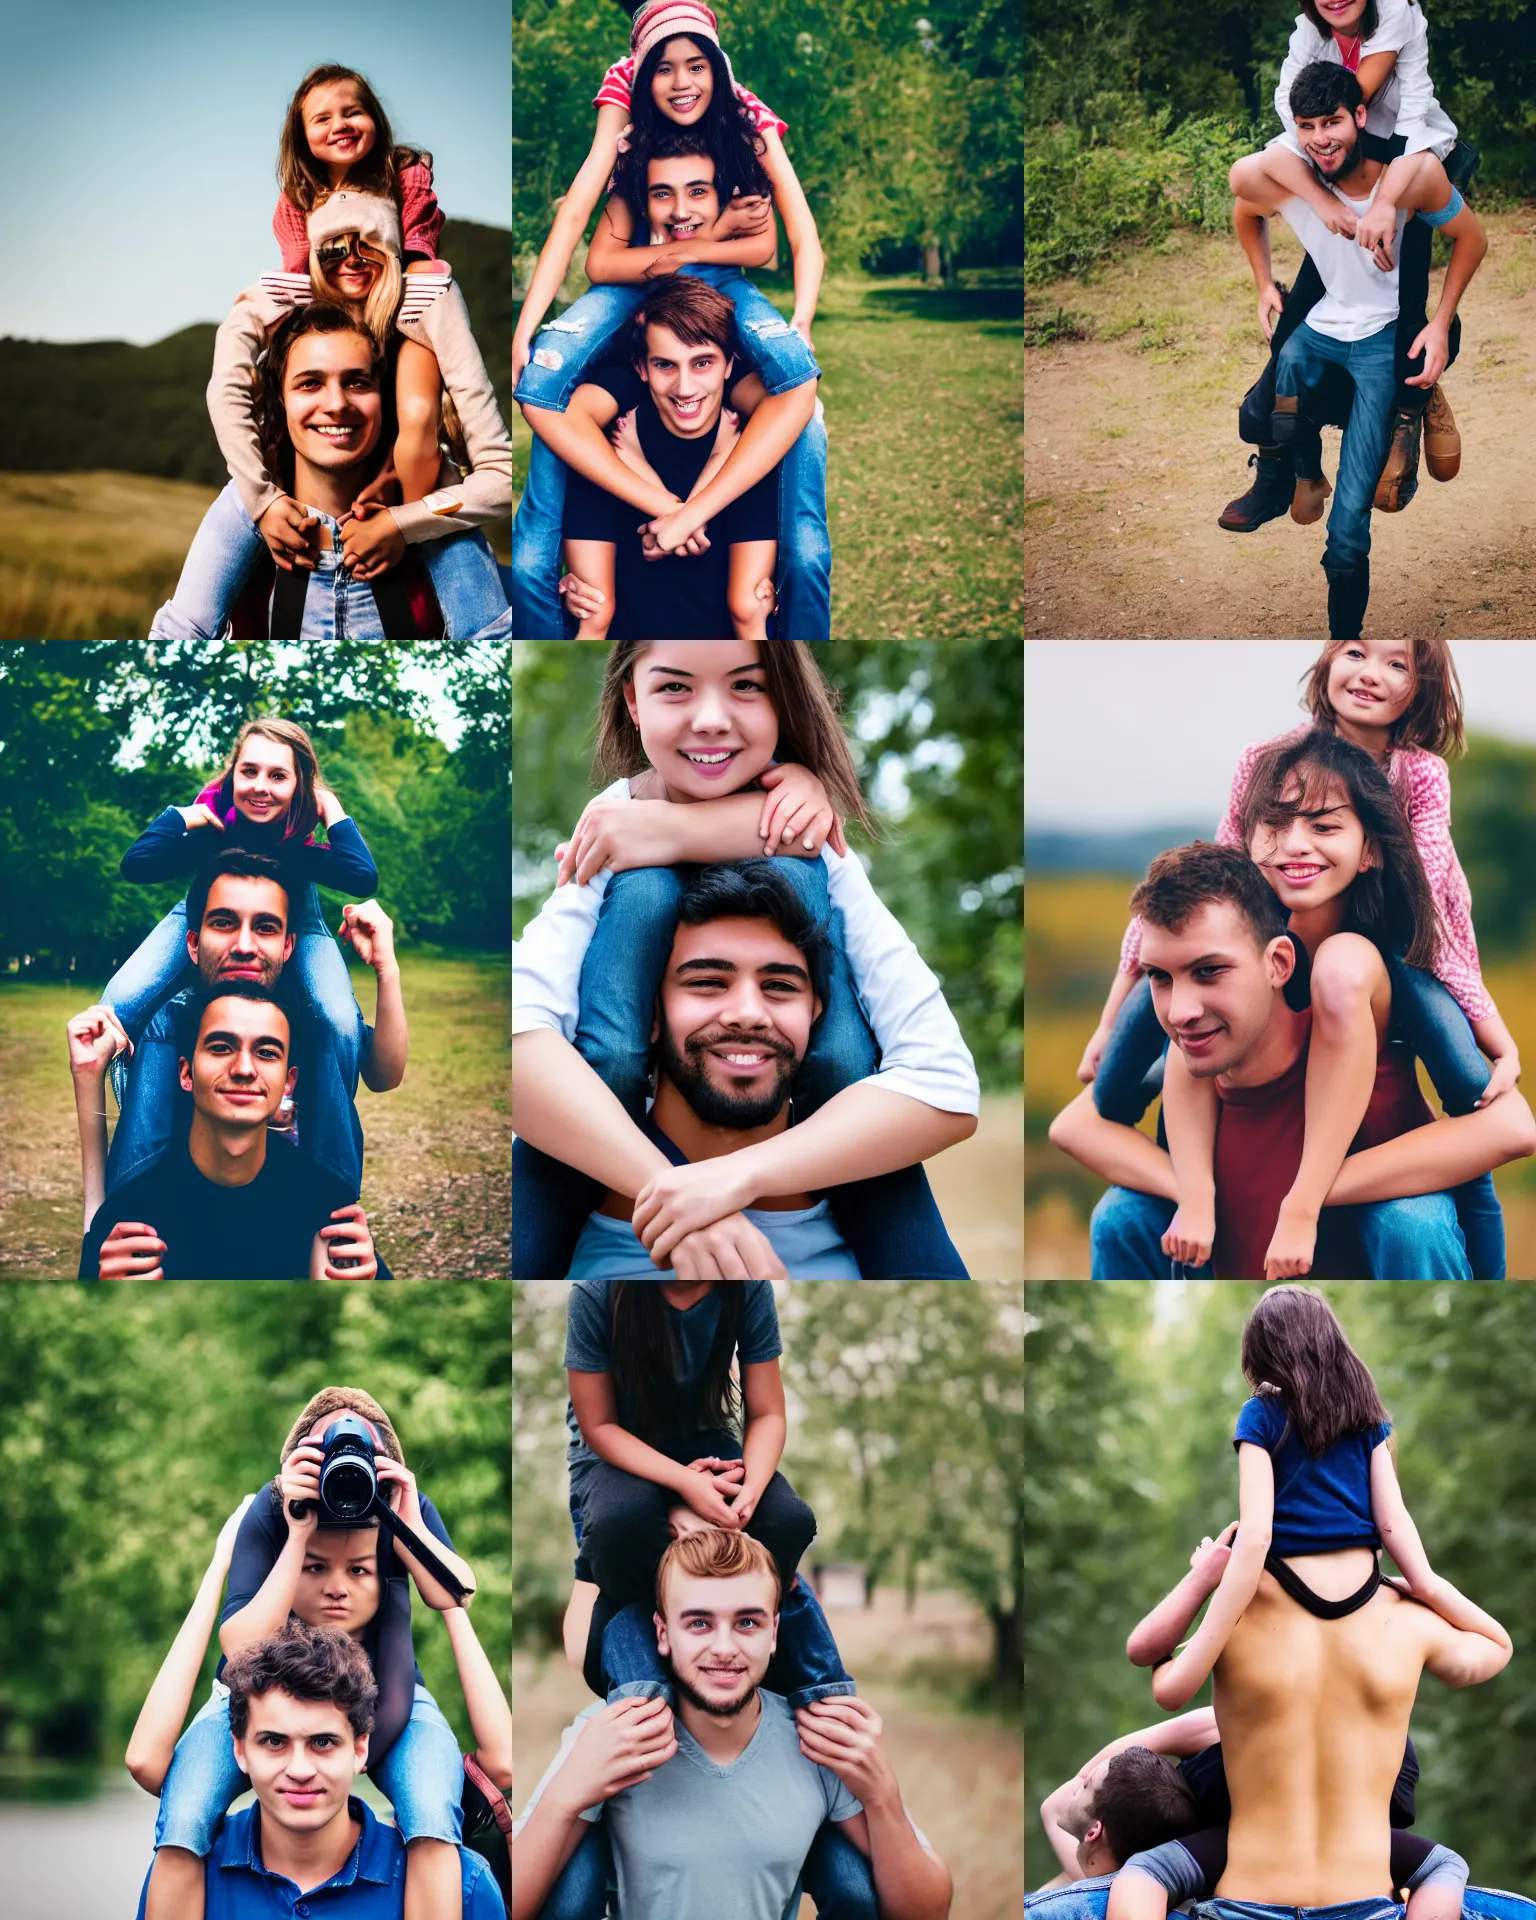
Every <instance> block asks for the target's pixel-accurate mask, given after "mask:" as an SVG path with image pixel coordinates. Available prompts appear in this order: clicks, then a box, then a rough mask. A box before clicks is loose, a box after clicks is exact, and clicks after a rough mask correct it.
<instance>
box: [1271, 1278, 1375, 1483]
mask: <svg viewBox="0 0 1536 1920" xmlns="http://www.w3.org/2000/svg"><path fill="white" fill-rule="evenodd" d="M1243 1373H1244V1376H1245V1377H1246V1379H1247V1381H1248V1384H1249V1386H1251V1387H1252V1388H1253V1390H1254V1392H1255V1393H1259V1394H1263V1393H1271V1394H1274V1395H1276V1396H1277V1397H1278V1399H1279V1401H1280V1404H1281V1405H1282V1406H1283V1407H1284V1408H1285V1411H1286V1414H1287V1415H1288V1416H1289V1419H1290V1422H1291V1426H1292V1427H1293V1428H1294V1430H1295V1433H1296V1437H1297V1438H1298V1439H1299V1440H1300V1441H1301V1444H1302V1445H1303V1446H1304V1447H1305V1448H1306V1450H1307V1452H1308V1453H1309V1454H1311V1456H1312V1457H1313V1459H1314V1460H1315V1459H1316V1458H1317V1456H1318V1455H1319V1454H1320V1453H1324V1452H1326V1451H1327V1449H1328V1448H1329V1447H1331V1446H1333V1445H1334V1443H1335V1442H1336V1441H1338V1440H1342V1439H1344V1438H1345V1436H1346V1435H1348V1434H1352V1433H1364V1432H1365V1431H1366V1430H1367V1429H1368V1428H1371V1427H1374V1426H1377V1425H1382V1424H1385V1422H1386V1420H1387V1418H1388V1415H1387V1410H1386V1408H1385V1407H1384V1406H1383V1405H1382V1404H1381V1395H1380V1394H1379V1393H1377V1391H1376V1382H1375V1381H1374V1380H1373V1379H1372V1378H1371V1370H1370V1368H1369V1367H1368V1366H1367V1365H1366V1364H1365V1362H1364V1361H1363V1360H1362V1359H1361V1358H1360V1356H1359V1354H1358V1353H1356V1352H1355V1350H1354V1348H1353V1347H1352V1346H1351V1345H1350V1344H1349V1341H1348V1339H1347V1338H1346V1336H1345V1333H1344V1329H1343V1328H1342V1327H1341V1326H1340V1325H1339V1322H1338V1317H1337V1316H1336V1315H1335V1313H1334V1311H1333V1308H1332V1307H1330V1306H1329V1304H1328V1302H1327V1301H1326V1300H1325V1299H1324V1298H1323V1296H1322V1295H1321V1294H1320V1293H1314V1292H1313V1291H1312V1289H1311V1288H1310V1287H1296V1286H1284V1287H1271V1288H1270V1289H1269V1291H1268V1292H1267V1293H1266V1294H1265V1295H1264V1296H1263V1298H1262V1299H1261V1300H1260V1301H1259V1304H1258V1305H1257V1306H1256V1307H1255V1308H1254V1310H1253V1312H1252V1313H1251V1314H1249V1316H1248V1323H1247V1325H1246V1326H1245V1327H1244V1328H1243Z"/></svg>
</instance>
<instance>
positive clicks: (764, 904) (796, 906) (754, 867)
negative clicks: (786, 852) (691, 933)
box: [677, 856, 827, 1002]
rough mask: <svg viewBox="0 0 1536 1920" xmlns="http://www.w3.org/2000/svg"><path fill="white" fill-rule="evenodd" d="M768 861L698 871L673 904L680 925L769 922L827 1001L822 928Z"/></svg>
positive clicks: (778, 865) (778, 863) (779, 866)
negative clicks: (793, 949) (799, 955)
mask: <svg viewBox="0 0 1536 1920" xmlns="http://www.w3.org/2000/svg"><path fill="white" fill-rule="evenodd" d="M782 858H783V856H780V857H779V858H777V859H773V860H734V861H731V862H730V863H728V864H727V863H722V864H720V865H718V866H712V867H700V868H699V870H698V872H697V873H696V874H695V876H694V877H693V879H691V880H690V881H689V882H688V884H687V885H686V886H685V887H684V888H683V893H682V898H681V899H680V900H679V901H678V906H677V924H678V925H679V926H680V927H702V926H703V925H705V923H706V922H708V921H710V920H769V921H771V922H772V923H773V925H774V926H776V927H777V928H778V930H779V932H780V933H782V934H783V936H784V938H785V939H786V940H787V941H788V942H789V944H790V945H791V946H792V947H798V948H799V949H800V951H801V952H802V953H803V954H804V955H805V967H806V972H807V973H809V974H810V976H811V985H812V986H813V987H814V988H815V990H816V994H817V997H818V998H819V999H821V1000H822V1001H823V1002H824V1001H825V1000H826V997H827V996H826V992H825V983H826V959H827V927H826V923H825V921H823V920H818V919H817V918H816V916H815V915H814V914H813V913H812V912H811V910H810V908H809V907H808V906H807V905H806V904H805V902H804V901H803V900H802V899H801V897H800V895H799V894H798V893H797V892H796V891H795V887H794V883H793V882H792V881H791V880H789V879H788V878H787V877H786V875H785V872H784V868H783V865H782V864H781V862H782Z"/></svg>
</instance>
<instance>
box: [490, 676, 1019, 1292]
mask: <svg viewBox="0 0 1536 1920" xmlns="http://www.w3.org/2000/svg"><path fill="white" fill-rule="evenodd" d="M814 652H815V658H816V662H817V664H818V666H819V667H820V668H821V670H822V672H823V674H824V675H825V676H826V678H827V680H828V682H829V683H830V684H831V686H832V687H833V688H834V689H835V690H836V691H837V693H838V694H839V695H840V696H841V701H842V713H843V722H844V726H845V729H846V731H847V733H848V737H849V743H850V745H851V747H852V750H853V755H854V761H855V764H856V765H857V766H858V768H859V773H860V778H861V781H862V783H863V787H864V791H865V794H866V796H867V797H868V798H869V799H870V800H871V801H872V802H873V803H874V806H875V808H876V810H877V811H878V813H879V815H880V818H881V822H882V825H883V827H884V833H883V837H882V838H880V839H878V840H870V841H866V840H865V839H863V838H862V837H861V836H859V835H858V833H857V832H856V831H855V832H854V833H851V834H850V837H849V844H850V846H854V845H855V844H857V850H858V853H859V855H860V857H861V858H862V859H863V860H864V863H865V865H866V867H867V869H868V871H869V875H870V878H871V880H872V881H873V883H874V887H875V891H876V892H877V893H878V894H879V895H880V898H881V899H882V900H883V901H884V902H885V904H886V906H887V907H889V908H890V910H891V912H892V913H893V914H895V916H896V918H897V919H898V920H899V921H900V922H901V923H902V925H903V926H904V927H905V928H906V930H907V932H908V933H909V934H910V935H911V937H912V940H913V942H914V943H915V945H916V947H917V950H918V952H919V953H920V954H921V955H922V956H923V958H924V959H925V960H926V961H927V962H928V964H929V966H930V967H932V968H933V970H934V972H935V973H936V974H937V975H938V976H939V979H940V980H941V981H942V983H943V986H944V993H945V997H946V999H947V1000H948V1001H949V1004H950V1007H951V1008H952V1010H953V1012H954V1015H955V1018H956V1019H957V1020H958V1022H959V1023H960V1030H961V1032H962V1033H963V1034H964V1036H965V1040H966V1044H967V1045H968V1046H969V1048H970V1050H971V1053H972V1056H973V1057H974V1059H975V1062H976V1070H977V1072H978V1073H979V1074H980V1076H981V1084H982V1111H981V1124H980V1126H979V1127H978V1129H977V1131H976V1132H975V1133H974V1134H973V1135H972V1137H971V1138H970V1139H969V1140H967V1141H964V1142H963V1143H962V1144H961V1145H960V1146H958V1147H952V1148H951V1149H950V1150H949V1151H948V1152H947V1153H943V1154H940V1155H939V1156H938V1158H937V1159H934V1160H930V1161H929V1162H928V1163H927V1165H928V1174H929V1179H930V1180H931V1182H932V1185H933V1190H934V1194H935V1196H936V1198H937V1199H938V1202H939V1206H940V1209H941V1211H942V1212H943V1215H944V1222H945V1225H946V1226H947V1227H948V1228H949V1231H950V1234H951V1237H952V1238H953V1239H954V1241H955V1244H956V1245H957V1246H958V1248H959V1249H960V1252H961V1254H962V1256H963V1257H964V1259H965V1261H966V1265H967V1266H968V1268H969V1270H970V1271H971V1273H972V1274H977V1275H987V1276H992V1277H999V1276H1000V1277H1003V1278H1016V1277H1018V1276H1019V1275H1020V1274H1021V1273H1022V1271H1023V1267H1022V1260H1023V1251H1022V1233H1023V1201H1022V1193H1021V1140H1020V1128H1019V1122H1020V1114H1021V1106H1022V1102H1021V1100H1020V1096H1019V1067H1020V1020H1021V1014H1022V995H1023V969H1022V952H1021V938H1020V934H1021V928H1020V915H1019V904H1020V897H1021V889H1022V886H1023V877H1024V876H1023V869H1022V867H1021V866H1020V864H1019V821H1020V809H1021V805H1022V779H1023V767H1022V762H1021V756H1020V736H1019V721H1018V714H1019V706H1020V700H1021V698H1022V686H1021V672H1020V657H1019V656H1020V649H1019V646H1018V644H1017V643H1016V642H1015V643H1014V644H1013V645H1011V646H1010V645H1006V644H1001V645H993V644H977V643H970V644H968V643H962V642H951V643H949V644H948V645H934V644H927V643H921V644H903V645H897V644H894V643H890V642H887V643H885V644H881V645H870V646H861V645H858V644H856V643H853V642H834V643H832V644H831V645H829V646H818V647H816V648H815V649H814ZM607 657H608V649H607V647H606V646H601V645H581V644H576V643H569V642H562V641H548V642H544V641H516V642H514V643H513V647H512V716H513V758H514V763H515V767H516V775H515V779H516V789H517V802H516V806H515V809H514V823H513V867H512V896H513V897H512V929H513V935H514V937H516V936H518V935H520V934H521V932H522V930H523V928H524V927H525V926H526V925H527V924H528V922H529V921H530V920H531V919H532V918H533V916H534V914H535V913H537V912H538V910H539V907H540V906H541V905H542V904H543V902H544V900H545V899H546V898H547V897H548V895H549V894H550V892H551V891H552V890H553V888H554V884H555V861H554V852H555V848H556V847H557V846H558V845H559V844H560V842H561V841H563V840H565V839H567V838H568V837H569V836H570V833H571V830H572V829H573V828H574V826H575V825H576V822H577V820H578V819H579V818H580V816H581V810H582V808H583V807H584V806H585V805H586V804H587V802H588V800H590V799H591V798H592V797H593V792H594V789H593V788H592V786H591V784H590V781H589V778H588V775H589V770H590V767H591V761H592V745H593V740H594V738H595V723H596V714H597V702H598V692H599V689H600V688H601V685H602V678H603V668H604V665H605V663H606V661H607Z"/></svg>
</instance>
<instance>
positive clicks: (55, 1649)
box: [0, 1281, 511, 1920]
mask: <svg viewBox="0 0 1536 1920" xmlns="http://www.w3.org/2000/svg"><path fill="white" fill-rule="evenodd" d="M507 1306H508V1302H507V1289H506V1287H505V1285H495V1284H486V1285H482V1286H478V1287H455V1288H452V1289H448V1288H430V1289H428V1288H422V1287H409V1288H391V1289H388V1290H387V1291H380V1290H378V1289H374V1288H370V1287H307V1288H306V1287H293V1286H289V1285H287V1284H285V1283H281V1282H280V1283H277V1284H270V1285H269V1284H266V1283H262V1282H251V1283H248V1284H245V1285H242V1286H234V1287H229V1286H220V1285H218V1284H217V1283H212V1282H203V1283H198V1282H195V1281H194V1282H188V1283H184V1284H180V1285H176V1286H170V1287H147V1288H146V1287H101V1288H90V1289H82V1288H78V1287H69V1288H50V1287H21V1286H7V1287H0V1459H3V1460H4V1462H5V1471H4V1473H3V1474H0V1556H3V1560H4V1566H5V1579H4V1584H3V1589H0V1858H3V1859H4V1861H5V1877H6V1884H5V1894H4V1899H3V1902H0V1904H3V1906H4V1910H5V1913H6V1916H7V1920H106V1916H109V1915H111V1916H117V1915H125V1914H128V1913H131V1912H132V1911H133V1901H134V1898H135V1897H136V1895H137V1892H138V1889H139V1886H140V1885H141V1883H142V1881H143V1878H144V1876H145V1874H146V1873H147V1872H148V1870H149V1862H150V1856H151V1850H152V1847H153V1842H154V1825H155V1812H156V1803H155V1801H154V1800H153V1799H152V1798H151V1797H150V1795H148V1794H147V1793H145V1792H143V1791H142V1790H141V1789H140V1788H139V1787H137V1786H135V1785H134V1783H133V1782H132V1781H131V1780H130V1779H129V1777H128V1774H127V1771H126V1770H125V1769H124V1767H123V1765H122V1757H123V1752H124V1748H125V1746H126V1743H127V1739H128V1735H129V1733H130V1731H131V1729H132V1727H133V1723H134V1720H135V1719H136V1718H137V1715H138V1711H139V1708H140V1706H141V1705H142V1704H143V1700H144V1696H145V1694H146V1693H147V1692H148V1690H149V1686H150V1683H151V1681H152V1680H153V1679H154V1677H155V1674H156V1671H157V1670H158V1668H159V1666H160V1662H161V1660H162V1659H163V1658H164V1657H165V1654H166V1652H167V1650H168V1649H169V1647H170V1644H171V1641H172V1639H173V1638H174V1637H175V1634H176V1631H177V1629H178V1628H179V1627H180V1625H181V1622H182V1619H183V1617H184V1615H185V1614H186V1611H187V1609H188V1607H190V1605H191V1604H192V1599H193V1596H194V1594H195V1593H196V1591H197V1587H198V1583H199V1581H200V1580H201V1578H202V1575H203V1570H204V1568H205V1567H206V1566H207V1564H208V1561H209V1559H210V1557H211V1555H212V1552H213V1546H214V1541H215V1539H216V1537H217V1535H218V1531H219V1528H220V1527H221V1526H222V1525H223V1523H224V1521H225V1519H226V1518H227V1517H228V1516H229V1515H230V1514H231V1513H232V1512H233V1511H234V1510H235V1508H236V1507H237V1506H238V1505H239V1504H240V1501H241V1500H242V1499H243V1498H244V1496H245V1495H246V1494H248V1493H258V1492H259V1491H260V1489H261V1488H262V1486H263V1485H264V1483H265V1482H267V1481H269V1480H270V1479H271V1478H272V1476H273V1475H274V1474H275V1473H276V1472H277V1468H278V1453H279V1449H280V1448H281V1446H282V1443H283V1441H284V1440H285V1439H286V1438H287V1435H288V1429H289V1428H290V1427H291V1426H292V1424H293V1422H294V1420H295V1419H296V1418H297V1417H298V1415H299V1413H300V1412H301V1411H302V1409H303V1407H304V1404H305V1402H306V1401H307V1400H308V1399H309V1398H310V1397H311V1395H313V1394H314V1393H316V1392H318V1391H319V1389H320V1388H321V1387H323V1386H356V1387H362V1388H363V1389H364V1390H365V1391H367V1392H369V1393H371V1394H372V1395H373V1396H374V1398H375V1399H377V1400H378V1401H379V1402H380V1403H381V1404H382V1405H383V1407H384V1409H385V1411H386V1412H387V1413H388V1414H389V1415H390V1417H391V1419H392V1420H393V1422H394V1424H395V1427H396V1430H397V1431H398V1433H399V1435H400V1441H401V1446H402V1448H403V1450H404V1453H405V1457H406V1462H407V1464H408V1465H409V1466H410V1468H411V1470H412V1471H413V1472H414V1473H415V1474H416V1476H417V1479H418V1482H419V1484H420V1486H421V1488H422V1490H423V1491H424V1492H426V1493H429V1494H430V1495H431V1496H432V1499H433V1501H434V1502H435V1503H436V1504H437V1505H438V1507H439V1508H440V1509H441V1512H442V1516H443V1520H444V1523H445V1525H446V1526H447V1528H448V1531H449V1533H450V1534H451V1535H452V1536H453V1540H454V1545H455V1546H456V1548H457V1549H458V1551H459V1552H460V1553H461V1554H462V1555H463V1556H464V1558H465V1559H467V1560H468V1561H469V1563H470V1565H471V1566H472V1567H473V1568H474V1569H475V1573H476V1576H477V1579H478V1582H479V1587H478V1595H477V1598H476V1601H475V1605H474V1609H473V1614H472V1618H473V1622H474V1627H475V1632H476V1634H477V1635H478V1637H479V1639H480V1641H481V1643H482V1645H483V1646H484V1647H485V1650H486V1652H487V1654H488V1655H489V1657H490V1659H491V1661H492V1663H493V1664H494V1666H495V1668H496V1671H497V1672H498V1673H499V1674H502V1675H505V1674H506V1672H507V1660H508V1653H509V1647H508V1637H507V1635H508V1594H509V1583H510V1578H511V1562H510V1538H509V1531H508V1529H509V1516H508V1501H509V1498H510V1487H509V1484H508V1430H507V1415H508V1399H507V1393H508V1335H509V1321H508V1311H507ZM413 1607H414V1631H415V1641H416V1653H417V1658H418V1660H419V1662H420V1665H421V1670H422V1673H423V1675H424V1677H425V1679H426V1682H427V1685H428V1687H429V1688H430V1689H431V1690H432V1692H433V1694H434V1696H435V1697H436V1699H437V1702H438V1704H439V1706H441V1708H442V1710H443V1712H444V1713H445V1714H446V1715H447V1716H448V1719H449V1720H450V1722H451V1723H452V1725H453V1727H454V1730H455V1732H456V1733H457V1734H458V1736H459V1740H460V1743H461V1746H463V1747H465V1748H466V1750H467V1749H468V1748H470V1747H471V1746H472V1744H473V1743H472V1742H471V1740H470V1735H469V1723H468V1719H467V1717H466V1714H465V1712H464V1706H463V1698H462V1695H461V1693H460V1689H459V1680H458V1674H457V1670H456V1668H455V1665H454V1660H453V1653H452V1649H451V1648H450V1646H449V1643H448V1636H447V1634H446V1633H445V1632H444V1630H443V1626H442V1622H441V1620H440V1619H439V1618H438V1617H437V1615H435V1614H434V1613H433V1612H431V1610H430V1609H428V1608H426V1607H425V1606H423V1605H422V1603H421V1601H420V1599H419V1597H417V1596H415V1594H414V1591H413ZM217 1657H218V1654H217V1648H216V1647H214V1648H212V1649H211V1650H210V1652H209V1654H208V1657H207V1659H206V1661H205V1663H204V1670H203V1677H202V1679H201V1681H200V1682H199V1685H198V1687H197V1689H196V1691H195V1692H194V1695H193V1703H194V1708H196V1707H200V1706H201V1705H202V1704H203V1702H204V1700H205V1699H206V1698H207V1689H208V1682H209V1680H210V1679H211V1677H212V1673H213V1669H214V1666H215V1664H216V1661H217ZM366 1792H367V1797H368V1798H369V1799H370V1801H371V1802H372V1804H373V1805H374V1806H375V1808H376V1809H378V1808H382V1807H383V1806H384V1804H385V1803H384V1802H383V1801H382V1799H381V1797H380V1796H379V1795H378V1794H377V1793H375V1792H374V1790H373V1789H372V1788H371V1787H368V1788H367V1789H366Z"/></svg>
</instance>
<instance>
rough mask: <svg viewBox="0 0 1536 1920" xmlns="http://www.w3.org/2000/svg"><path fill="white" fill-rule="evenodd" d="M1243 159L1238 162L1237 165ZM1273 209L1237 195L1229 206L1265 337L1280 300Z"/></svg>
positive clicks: (1277, 313)
mask: <svg viewBox="0 0 1536 1920" xmlns="http://www.w3.org/2000/svg"><path fill="white" fill-rule="evenodd" d="M1241 164H1242V163H1241V162H1239V165H1241ZM1274 211H1275V209H1274V207H1272V206H1270V205H1268V204H1267V203H1264V202H1260V201H1254V200H1250V199H1245V198H1243V197H1241V196H1240V197H1239V198H1238V199H1237V200H1236V201H1235V202H1234V203H1233V207H1232V231H1233V232H1234V233H1235V234H1236V235H1237V241H1238V245H1239V246H1240V247H1241V248H1242V250H1243V254H1244V256H1245V258H1246V259H1247V261H1248V267H1249V271H1250V272H1251V273H1252V274H1253V284H1254V286H1255V287H1256V288H1257V289H1258V295H1259V330H1260V331H1261V332H1262V333H1263V335H1264V338H1265V339H1266V340H1268V339H1269V338H1270V337H1271V336H1272V335H1273V333H1274V331H1275V322H1276V321H1277V320H1278V319H1279V318H1280V314H1281V311H1282V304H1281V299H1280V289H1279V288H1278V287H1277V286H1276V285H1275V274H1274V268H1273V266H1272V265H1271V264H1270V254H1269V216H1270V214H1271V213H1273V212H1274Z"/></svg>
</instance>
